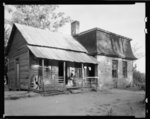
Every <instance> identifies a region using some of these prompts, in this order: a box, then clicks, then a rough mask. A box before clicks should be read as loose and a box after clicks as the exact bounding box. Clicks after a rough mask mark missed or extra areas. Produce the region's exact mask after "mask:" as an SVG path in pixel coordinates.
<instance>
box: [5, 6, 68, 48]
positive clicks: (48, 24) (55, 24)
mask: <svg viewBox="0 0 150 119" xmlns="http://www.w3.org/2000/svg"><path fill="white" fill-rule="evenodd" d="M58 7H59V6H58V5H5V7H4V8H5V13H6V14H7V15H5V26H4V30H5V46H7V42H8V39H9V35H10V31H11V28H12V24H13V23H20V24H25V25H29V26H33V27H37V28H41V29H49V30H50V31H57V29H58V28H59V27H61V26H63V25H64V24H65V23H67V22H70V21H71V18H70V17H69V16H65V14H64V13H63V12H59V11H57V8H58ZM8 14H9V15H10V16H11V17H9V18H8ZM8 26H9V27H8Z"/></svg>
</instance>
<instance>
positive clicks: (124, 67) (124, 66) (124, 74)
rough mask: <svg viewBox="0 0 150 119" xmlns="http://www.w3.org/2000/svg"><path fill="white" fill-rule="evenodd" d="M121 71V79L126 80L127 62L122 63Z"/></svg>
mask: <svg viewBox="0 0 150 119" xmlns="http://www.w3.org/2000/svg"><path fill="white" fill-rule="evenodd" d="M122 71H123V77H124V78H127V62H126V61H123V62H122Z"/></svg>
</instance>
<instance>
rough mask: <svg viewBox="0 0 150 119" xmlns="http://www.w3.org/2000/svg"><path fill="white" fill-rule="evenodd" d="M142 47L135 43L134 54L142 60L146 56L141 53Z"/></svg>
mask: <svg viewBox="0 0 150 119" xmlns="http://www.w3.org/2000/svg"><path fill="white" fill-rule="evenodd" d="M141 49H142V47H141V46H140V45H139V44H138V43H134V44H133V46H132V50H133V53H134V54H135V56H136V57H137V58H138V59H140V58H142V57H144V56H145V54H144V52H143V51H141Z"/></svg>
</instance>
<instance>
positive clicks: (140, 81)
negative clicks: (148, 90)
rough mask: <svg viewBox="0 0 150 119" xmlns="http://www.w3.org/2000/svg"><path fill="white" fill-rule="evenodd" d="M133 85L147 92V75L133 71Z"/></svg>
mask: <svg viewBox="0 0 150 119" xmlns="http://www.w3.org/2000/svg"><path fill="white" fill-rule="evenodd" d="M133 85H134V86H137V87H139V88H140V89H142V90H145V74H144V73H141V72H139V71H137V70H134V71H133Z"/></svg>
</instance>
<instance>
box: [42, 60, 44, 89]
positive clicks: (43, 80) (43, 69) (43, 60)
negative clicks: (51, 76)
mask: <svg viewBox="0 0 150 119" xmlns="http://www.w3.org/2000/svg"><path fill="white" fill-rule="evenodd" d="M42 80H43V91H44V59H42Z"/></svg>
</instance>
